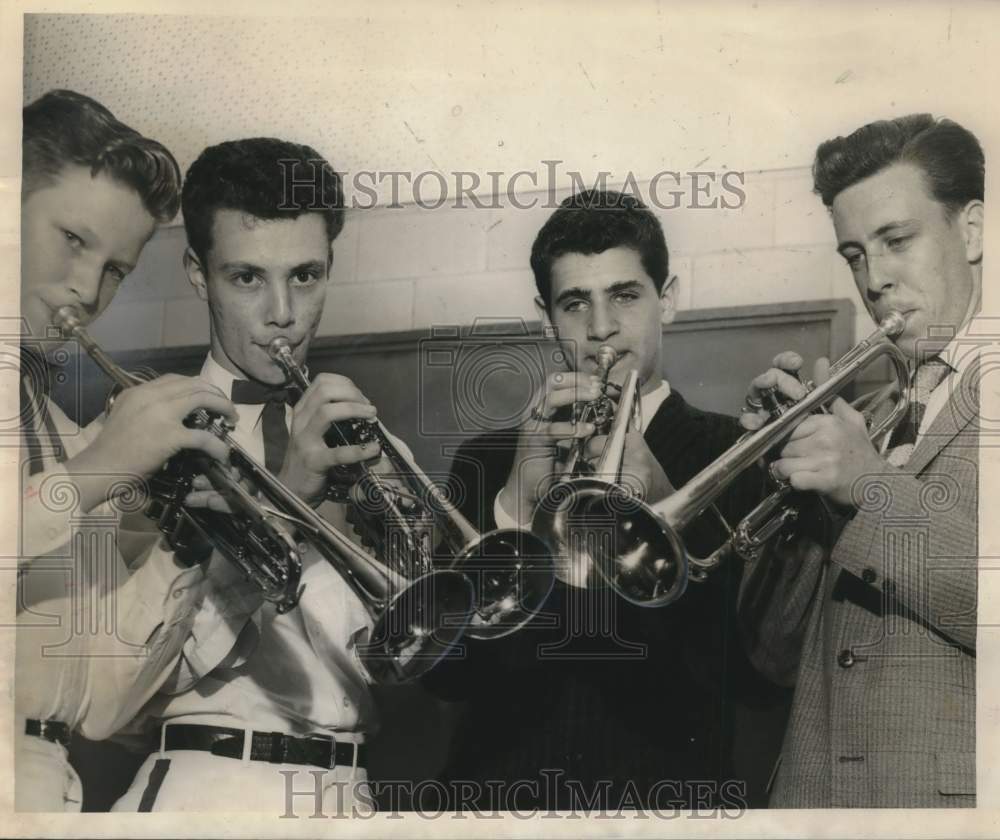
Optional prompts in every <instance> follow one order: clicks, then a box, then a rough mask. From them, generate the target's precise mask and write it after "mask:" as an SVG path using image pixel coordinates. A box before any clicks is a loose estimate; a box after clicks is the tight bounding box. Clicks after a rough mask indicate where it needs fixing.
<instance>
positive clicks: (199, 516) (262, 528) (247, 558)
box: [53, 306, 302, 612]
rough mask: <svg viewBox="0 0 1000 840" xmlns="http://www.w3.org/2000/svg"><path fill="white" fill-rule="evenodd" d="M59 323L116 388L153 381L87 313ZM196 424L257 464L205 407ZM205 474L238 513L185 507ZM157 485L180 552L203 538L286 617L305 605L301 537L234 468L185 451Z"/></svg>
mask: <svg viewBox="0 0 1000 840" xmlns="http://www.w3.org/2000/svg"><path fill="white" fill-rule="evenodd" d="M53 324H54V325H55V326H56V327H57V328H58V329H59V330H60V332H61V333H62V335H63V336H64V337H65V338H66V339H75V340H76V341H77V342H78V343H79V344H80V346H82V347H83V348H84V350H86V352H87V353H88V355H89V356H90V357H91V358H92V359H93V360H94V362H95V363H96V364H97V365H98V367H100V368H101V370H102V371H103V372H104V373H105V374H106V375H107V376H108V377H109V378H110V379H111V380H112V382H114V383H115V386H116V387H119V388H122V389H125V388H131V387H134V386H136V385H140V384H142V383H143V382H145V381H146V380H145V379H143V378H141V377H138V376H135V375H133V374H131V373H129V372H127V371H125V370H123V369H122V368H121V367H119V366H118V365H117V364H116V363H115V362H114V360H113V359H112V358H111V357H110V356H108V354H107V353H105V352H104V350H103V349H102V348H101V347H100V346H99V345H98V344H97V343H96V342H95V341H94V340H93V338H91V336H90V335H89V334H88V333H87V331H86V330H85V329H84V328H83V326H82V324H81V322H80V317H79V313H78V312H77V311H76V310H75V309H74V308H73V307H71V306H64V307H62V308H61V309H59V310H58V311H57V312H56V314H55V317H54V318H53ZM189 423H190V424H191V425H194V426H197V427H199V428H204V429H207V430H208V431H210V432H212V433H213V434H215V435H216V436H217V437H218V438H220V439H221V440H223V441H224V442H225V443H226V444H227V445H228V446H229V447H230V448H231V451H233V452H234V453H238V454H240V455H242V456H243V457H244V458H245V459H246V460H247V461H250V460H251V459H250V458H249V456H248V455H246V453H244V452H243V450H242V449H241V448H240V447H239V446H238V444H236V442H235V441H233V440H232V438H231V437H230V436H229V432H228V429H227V428H226V426H225V424H224V423H223V421H222V420H221V419H220V418H218V417H212V416H210V415H209V413H208V412H206V411H204V410H202V409H199V410H197V411H196V412H194V414H193V415H192V417H191V418H189ZM198 473H202V474H204V475H206V476H207V477H208V478H209V480H210V481H211V483H212V486H213V487H215V488H216V490H218V491H219V492H220V493H221V494H222V495H223V496H224V497H225V499H226V501H227V502H228V503H229V505H230V508H231V509H232V511H233V512H232V514H218V513H214V512H212V511H208V510H198V509H193V508H185V507H184V506H183V502H184V498H185V497H186V496H187V494H188V492H189V491H190V489H191V480H192V479H193V477H194V476H195V475H196V474H198ZM150 486H151V490H152V502H151V504H150V505H149V507H147V510H146V513H147V515H148V516H150V517H151V518H153V519H155V520H156V521H157V525H158V526H159V528H160V530H161V531H162V532H163V533H164V535H165V536H166V537H167V540H168V542H169V543H170V544H171V546H172V547H173V548H174V549H175V550H178V551H182V550H184V549H186V548H189V547H190V546H191V544H192V541H193V538H194V535H195V533H197V534H200V535H201V536H202V537H203V538H204V539H207V540H208V541H210V542H212V543H213V544H214V545H215V546H216V548H218V549H219V551H220V553H221V554H222V555H223V556H224V557H225V558H226V559H227V560H229V561H230V562H231V563H233V564H235V565H236V566H237V567H238V568H239V569H240V570H241V571H242V572H243V574H244V575H245V576H246V577H247V578H248V579H250V580H251V581H253V582H254V584H256V585H257V587H258V588H259V589H260V590H261V592H262V593H263V594H264V597H265V598H266V599H267V600H269V601H271V602H273V603H274V604H275V606H276V608H277V609H278V611H279V612H286V611H288V610H290V609H292V607H294V606H295V605H296V604H297V603H298V599H299V594H300V591H299V579H300V577H301V574H302V561H301V558H300V556H299V552H298V548H297V546H296V543H295V540H294V538H293V537H292V535H291V533H290V532H289V530H288V528H287V527H286V525H285V523H284V522H283V521H282V520H281V519H280V518H279V517H275V516H274V515H272V514H271V512H269V511H268V510H266V509H265V508H263V507H262V506H261V505H259V504H258V503H257V501H256V500H255V499H254V498H253V497H252V496H251V495H250V494H249V493H248V492H247V491H246V489H245V488H244V487H242V486H241V485H240V483H239V481H238V480H236V479H234V478H233V476H232V475H231V474H230V472H229V470H228V469H227V467H226V465H223V464H220V463H219V462H217V461H214V460H212V459H211V458H209V457H208V456H207V455H203V454H202V453H195V452H182V453H180V454H178V455H175V456H174V457H173V458H171V459H170V460H169V461H168V462H167V464H166V465H165V466H164V468H163V469H162V470H161V471H160V473H159V474H157V475H155V476H154V477H153V480H152V481H151V482H150Z"/></svg>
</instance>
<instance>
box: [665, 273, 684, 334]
mask: <svg viewBox="0 0 1000 840" xmlns="http://www.w3.org/2000/svg"><path fill="white" fill-rule="evenodd" d="M679 284H680V280H679V279H678V278H677V275H676V274H671V275H670V276H669V277H668V278H667V282H666V283H664V284H663V290H662V291H661V292H660V323H663V324H672V323H673V321H674V316H675V315H677V297H678V293H677V287H678V285H679Z"/></svg>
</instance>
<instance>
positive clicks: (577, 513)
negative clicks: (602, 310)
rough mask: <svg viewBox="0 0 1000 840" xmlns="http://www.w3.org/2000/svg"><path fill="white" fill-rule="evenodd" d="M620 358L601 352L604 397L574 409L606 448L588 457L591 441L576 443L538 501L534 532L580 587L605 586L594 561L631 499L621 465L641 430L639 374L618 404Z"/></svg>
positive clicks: (629, 379) (564, 576)
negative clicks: (613, 377)
mask: <svg viewBox="0 0 1000 840" xmlns="http://www.w3.org/2000/svg"><path fill="white" fill-rule="evenodd" d="M617 359H618V354H617V353H616V352H615V350H614V348H613V347H610V346H609V345H606V344H605V345H602V346H601V347H600V348H598V351H597V368H598V375H599V376H600V377H601V394H600V395H599V396H598V397H597V399H595V400H591V401H586V402H580V403H577V404H576V405H575V406H574V417H575V418H576V420H577V422H588V423H593V424H594V434H593V436H592V437H597V436H599V435H607V441H606V442H605V444H604V448H603V450H602V451H601V453H600V455H599V456H597V458H596V459H588V458H586V456H585V452H586V447H587V445H588V443H589V441H590V440H591V438H581V439H579V440H577V441H575V442H574V445H573V447H572V448H571V450H570V452H569V455H568V456H567V457H566V458H565V459H564V460H563V462H562V463H561V464H560V465H559V466H558V467H557V468H556V473H557V477H556V479H555V481H554V482H553V484H552V486H551V487H549V489H548V490H547V492H546V493H545V494H544V495H543V496H542V498H541V499H540V500H539V502H538V505H537V506H536V507H535V513H534V515H533V517H532V521H531V530H532V531H534V532H535V533H536V534H538V535H539V536H541V537H542V538H543V539H545V540H546V541H547V542H548V543H549V545H551V546H552V547H553V549H554V551H555V558H556V576H557V577H559V578H560V579H561V580H563V581H564V582H566V583H568V584H570V585H571V586H576V587H580V588H594V587H600V586H603V585H604V584H603V581H602V578H601V576H600V569H599V567H598V564H597V562H596V560H595V557H598V556H600V555H601V554H603V553H606V552H607V551H608V550H610V545H606V544H604V543H606V542H607V541H608V540H609V539H610V537H611V535H612V528H611V526H612V525H613V524H614V521H615V519H616V517H617V511H618V509H619V508H620V507H621V505H622V504H625V503H627V501H628V499H630V498H631V495H632V493H631V491H630V490H629V488H627V487H626V486H625V485H623V484H622V465H623V462H624V456H625V438H626V435H627V434H628V431H629V429H630V428H632V429H635V430H639V429H640V428H641V426H642V418H641V413H640V403H639V374H638V373H637V372H636V371H634V370H633V371H629V373H628V375H627V376H626V378H625V384H624V385H623V386H622V389H621V395H620V398H619V401H618V404H617V406H616V405H615V403H614V401H613V400H612V399H611V397H610V396H609V394H608V391H609V387H611V386H609V383H608V376H609V374H610V372H611V368H612V367H614V364H615V362H616V361H617ZM596 498H601V499H603V500H604V502H605V503H607V505H608V506H609V508H608V510H606V511H604V512H603V513H601V512H599V511H598V509H597V505H596V504H595V503H594V500H595V499H596Z"/></svg>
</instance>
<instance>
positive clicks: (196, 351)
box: [113, 298, 855, 370]
mask: <svg viewBox="0 0 1000 840" xmlns="http://www.w3.org/2000/svg"><path fill="white" fill-rule="evenodd" d="M854 315H855V307H854V303H853V301H851V300H849V299H847V298H833V299H825V300H815V301H793V302H791V303H764V304H756V305H753V306H719V307H710V308H706V309H689V310H686V311H684V312H679V313H678V314H677V317H676V319H675V320H674V322H673V323H672V324H669V325H667V326H665V327H664V332H665V333H674V334H677V333H684V332H691V331H698V332H703V331H705V330H726V329H732V328H734V327H756V326H767V325H769V324H787V323H795V324H807V323H810V322H815V323H829V324H830V332H831V343H832V345H833V346H831V347H830V353H831V356H832V357H833V358H836V357H837V356H840V355H842V354H843V353H844V352H846V351H847V350H848V349H850V347H851V345H852V344H853V343H854V334H853V333H854V330H853V327H854ZM542 334H543V330H542V324H541V322H540V321H527V322H526V321H520V320H516V319H512V320H496V321H492V320H490V321H484V322H479V323H476V324H465V325H441V326H436V327H425V328H423V329H416V330H400V331H397V332H386V333H364V334H356V335H338V336H324V337H322V338H317V339H315V340H314V341H313V342H312V347H311V349H310V353H311V355H313V356H318V357H327V356H333V355H337V354H338V351H347V352H349V353H350V354H351V355H364V354H374V353H386V352H392V351H397V352H398V351H405V350H408V349H411V348H414V347H416V346H417V345H418V344H419V343H420V342H422V341H434V340H435V339H440V340H442V341H454V340H456V338H462V339H464V338H469V337H470V336H476V337H482V336H490V337H492V338H505V337H510V338H520V339H524V338H526V337H539V336H541V335H542ZM207 352H208V346H207V345H205V344H193V345H185V346H181V347H157V348H153V349H150V350H128V351H122V352H120V353H115V354H113V355H114V356H115V358H116V360H117V361H119V362H120V364H121V365H122V366H123V367H126V368H128V367H135V366H136V365H140V364H145V365H150V366H152V367H155V368H158V369H163V370H172V369H177V370H187V369H190V368H192V367H196V368H199V369H200V367H201V364H202V362H203V361H204V358H205V354H206V353H207Z"/></svg>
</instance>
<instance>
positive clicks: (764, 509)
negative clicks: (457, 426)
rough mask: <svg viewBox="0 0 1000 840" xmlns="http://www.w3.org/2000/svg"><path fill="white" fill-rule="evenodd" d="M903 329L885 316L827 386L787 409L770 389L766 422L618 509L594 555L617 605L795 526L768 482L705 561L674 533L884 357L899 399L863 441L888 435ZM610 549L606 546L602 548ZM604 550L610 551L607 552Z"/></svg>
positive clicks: (903, 373)
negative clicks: (699, 466) (656, 496)
mask: <svg viewBox="0 0 1000 840" xmlns="http://www.w3.org/2000/svg"><path fill="white" fill-rule="evenodd" d="M905 327H906V319H905V318H904V317H903V316H902V315H901V314H900V313H898V312H890V313H889V314H888V315H887V316H886V317H885V318H884V319H883V320H882V321H881V322H880V323H879V325H878V329H876V330H875V331H874V332H873V333H872V334H871V335H869V336H868V337H867V338H865V339H864V340H863V341H861V342H860V343H859V344H857V345H856V346H855V347H853V348H852V349H851V350H849V351H848V352H847V353H846V354H845V355H844V356H842V357H841V358H840V359H838V360H837V362H836V363H835V364H834V365H833V366H832V367H831V368H830V375H829V379H828V380H827V381H826V382H824V383H822V384H821V385H813V383H811V382H807V383H804V384H805V386H806V389H807V393H806V395H805V396H804V397H803V398H802V399H800V400H797V401H794V402H788V401H783V400H782V399H779V398H778V394H777V389H776V388H774V389H771V390H770V392H766V393H765V394H762V398H763V399H762V402H763V403H764V404H765V405H766V406H768V408H769V411H770V413H771V420H770V422H769V423H767V424H766V425H764V426H763V427H762V428H760V429H758V430H757V431H756V432H752V433H747V434H745V435H743V437H741V438H740V439H739V440H738V441H737V442H736V443H735V444H734V445H733V446H732V447H730V449H728V450H727V451H726V452H724V453H723V454H722V455H720V456H719V457H718V458H717V459H716V460H715V461H713V462H712V463H711V464H709V465H708V466H707V467H705V468H704V469H703V470H702V471H701V472H699V473H698V474H697V475H695V476H694V478H692V479H691V480H690V481H689V482H687V484H685V485H684V486H683V487H681V488H680V489H678V490H677V492H675V493H673V494H672V495H670V496H667V497H666V498H665V499H663V500H661V501H659V502H657V503H655V504H647V503H645V502H642V501H640V500H628V501H627V503H625V504H620V505H619V512H618V514H617V517H616V521H615V526H614V535H613V539H612V540H609V541H608V543H605V544H604V545H602V546H601V548H602V549H603V550H601V551H600V552H595V558H594V560H595V563H596V564H597V566H598V570H599V572H600V573H601V575H602V576H603V577H604V578H605V579H606V580H607V581H608V582H609V583H610V585H611V586H612V587H613V588H614V589H615V590H616V591H617V592H618V593H619V594H620V595H622V596H623V597H624V598H626V599H627V600H629V601H631V602H632V603H635V604H638V605H640V606H663V605H665V604H669V603H670V602H671V601H674V600H676V599H677V598H678V597H680V595H681V594H682V593H683V590H684V587H685V586H686V581H687V580H689V579H690V581H692V582H695V583H700V582H703V581H705V580H706V579H707V577H708V575H709V573H710V572H711V571H712V570H713V569H715V568H716V567H718V566H719V565H720V563H722V562H723V560H725V559H726V558H727V557H728V556H730V555H733V554H735V555H736V556H737V557H739V558H740V559H741V560H743V561H744V562H753V561H754V560H755V559H757V558H758V557H759V555H760V553H761V551H762V550H763V548H764V546H765V545H766V544H767V542H768V541H769V540H771V539H772V538H773V537H775V536H776V535H777V534H779V533H780V532H782V531H783V530H784V529H785V528H786V527H787V526H789V525H790V524H791V523H793V522H795V521H796V519H798V517H799V514H800V510H799V508H798V507H796V505H795V504H794V503H793V502H792V500H791V499H789V496H791V495H792V493H793V492H794V491H793V489H792V487H791V485H789V484H788V482H786V481H783V480H779V479H777V478H776V477H774V476H773V475H772V476H771V480H772V481H773V483H774V487H773V490H772V491H771V492H770V494H769V495H767V496H766V497H765V498H764V499H763V500H762V501H761V502H760V503H759V504H758V505H757V506H756V507H755V508H754V509H753V510H752V511H751V512H750V513H749V514H748V515H747V516H745V517H744V518H743V519H742V520H740V522H739V523H738V524H737V526H736V528H729V527H728V525H727V526H726V530H727V531H728V532H729V536H728V538H727V539H726V540H725V541H724V542H723V543H722V545H721V546H719V547H718V548H717V549H716V550H715V551H713V552H712V553H711V554H710V555H708V556H707V557H695V556H692V555H689V554H688V552H687V550H686V548H685V545H684V541H683V539H682V538H681V536H680V532H681V531H683V530H684V528H686V527H687V526H688V525H690V524H691V522H693V521H694V519H695V518H696V517H698V516H699V515H700V514H701V513H703V512H704V511H705V510H706V509H708V508H709V507H710V506H714V505H713V503H714V501H715V500H716V499H718V498H719V497H720V496H721V495H722V494H723V493H724V492H726V490H727V489H728V487H729V486H730V485H731V484H732V483H733V482H734V481H735V480H736V479H737V478H738V477H739V476H740V475H741V474H742V473H743V472H744V471H745V470H747V469H748V468H750V467H752V466H753V465H754V464H756V463H757V461H758V460H759V459H761V458H764V457H766V456H767V455H768V454H769V453H771V452H772V451H773V450H774V449H775V448H776V447H777V446H779V445H780V444H781V443H783V442H784V441H785V440H786V439H787V438H788V437H789V436H790V435H791V434H792V432H793V431H794V430H795V428H796V426H798V425H799V423H800V422H802V420H804V419H805V418H806V417H807V416H808V415H810V414H813V413H816V412H825V411H826V410H827V406H828V405H829V403H831V402H832V401H833V400H834V399H835V398H836V397H837V396H838V395H839V394H840V392H841V391H843V390H844V388H845V387H846V386H847V385H849V384H850V383H852V382H853V381H854V380H855V379H856V378H857V376H858V374H859V373H860V372H861V371H862V370H864V369H865V368H866V367H868V365H870V364H871V363H873V362H875V361H877V360H878V359H880V358H882V357H886V358H888V360H889V362H890V364H891V366H892V369H893V373H894V375H895V378H896V380H897V384H898V392H899V396H898V397H897V399H896V401H895V404H894V405H893V407H892V409H891V410H890V411H889V412H888V413H887V415H886V416H885V418H884V419H882V420H881V421H880V422H878V423H876V424H874V425H872V422H871V417H870V416H869V417H868V425H869V428H868V434H869V438H870V439H871V440H873V441H874V440H876V439H877V438H879V437H881V436H882V435H883V434H885V433H886V432H888V431H889V430H890V429H892V428H894V427H895V426H896V425H897V424H898V423H899V422H900V421H901V420H902V419H903V417H904V416H905V415H906V412H907V408H908V405H909V400H908V398H907V396H906V383H907V380H908V374H907V364H906V357H905V356H904V355H903V353H902V352H901V351H900V350H899V348H897V347H896V345H895V344H893V343H892V341H891V339H892V338H894V337H895V336H897V335H899V334H900V333H901V332H902V331H903V329H904V328H905ZM606 495H607V494H606V493H602V492H600V490H599V489H595V490H593V491H589V498H586V497H585V498H581V499H580V500H579V502H578V505H579V508H580V510H581V516H583V517H584V518H587V517H589V516H592V515H595V514H596V515H598V516H599V515H600V514H601V513H602V512H603V511H604V510H606V508H607V506H608V500H607V498H606ZM609 543H613V545H609ZM609 548H610V550H608V549H609Z"/></svg>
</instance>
